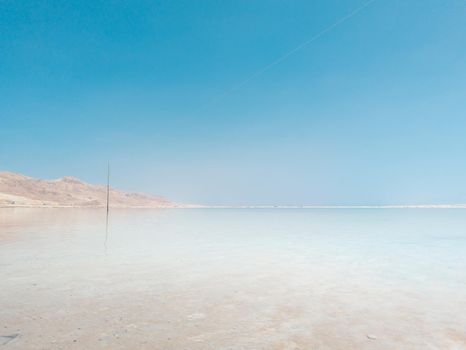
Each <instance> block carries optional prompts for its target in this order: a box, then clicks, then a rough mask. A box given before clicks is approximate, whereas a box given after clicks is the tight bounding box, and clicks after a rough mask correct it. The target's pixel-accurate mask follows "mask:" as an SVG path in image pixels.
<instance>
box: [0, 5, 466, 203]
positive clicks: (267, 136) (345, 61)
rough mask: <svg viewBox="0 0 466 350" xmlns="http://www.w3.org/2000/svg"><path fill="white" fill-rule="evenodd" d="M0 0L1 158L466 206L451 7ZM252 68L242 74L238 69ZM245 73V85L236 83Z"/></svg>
mask: <svg viewBox="0 0 466 350" xmlns="http://www.w3.org/2000/svg"><path fill="white" fill-rule="evenodd" d="M366 3H367V1H359V0H358V1H356V0H335V1H330V2H329V1H323V0H319V1H314V2H306V1H297V2H293V3H292V4H290V3H281V2H265V1H258V2H254V3H251V2H248V1H238V2H227V3H225V2H222V3H220V2H216V1H210V0H208V1H205V2H203V3H202V4H200V3H195V2H176V3H173V2H170V3H169V2H157V3H154V2H149V1H135V2H133V3H132V4H131V6H129V5H128V4H127V3H125V2H121V1H116V2H112V4H108V3H98V2H91V1H81V2H79V3H67V4H64V3H63V4H62V3H54V2H40V3H32V2H29V1H26V2H21V3H17V2H3V3H1V4H0V21H1V23H2V31H0V46H1V47H2V53H1V54H0V74H1V76H2V79H1V80H0V119H1V128H0V150H1V151H0V168H1V169H4V170H7V171H12V172H18V173H22V174H26V175H28V176H33V177H38V178H45V179H53V178H59V177H62V176H65V175H72V176H76V177H78V178H80V179H82V180H84V181H86V182H89V183H105V181H106V166H107V161H108V160H110V162H111V167H112V174H111V175H112V185H113V186H114V187H116V188H120V189H123V190H128V191H137V192H148V193H153V194H157V195H163V196H165V197H167V198H169V199H171V200H173V201H179V202H187V203H201V204H206V205H265V204H270V205H276V204H279V205H301V204H303V205H379V204H386V205H402V204H456V203H466V183H465V179H466V162H465V161H464V152H465V151H466V138H465V137H464V135H465V132H466V119H465V118H464V111H465V109H466V98H465V97H466V70H465V69H464V62H466V41H465V38H466V26H465V25H464V23H465V19H466V3H465V2H464V1H462V0H452V1H448V2H442V3H439V2H437V1H433V0H427V1H423V2H403V1H401V0H400V1H390V2H387V1H381V0H377V1H374V2H372V3H370V5H369V6H367V7H365V8H364V9H363V10H362V11H360V12H358V13H357V14H356V15H354V16H353V17H351V18H349V19H348V20H346V21H345V22H343V23H341V24H340V25H338V26H337V27H335V28H333V29H332V30H331V31H328V32H326V33H325V34H324V35H322V36H321V37H320V38H318V39H317V40H315V41H313V42H312V43H310V44H309V45H307V46H306V47H304V48H302V49H301V50H300V51H299V52H296V53H295V54H293V55H291V56H289V57H287V59H286V60H284V61H282V62H280V63H279V64H277V65H275V66H273V67H272V68H271V69H269V70H267V71H266V72H264V74H261V75H259V76H254V75H255V74H256V73H257V72H260V71H261V70H262V69H263V68H264V67H267V66H268V65H269V64H271V63H273V62H275V61H276V60H277V59H280V58H281V57H283V55H286V54H287V53H289V52H290V51H291V50H293V49H294V48H296V47H298V46H299V45H300V44H302V43H304V42H306V41H308V40H310V39H311V38H313V37H314V36H315V35H317V34H318V33H320V32H321V31H322V30H325V29H326V28H328V27H329V26H332V25H333V24H335V23H337V22H338V21H339V20H341V19H342V18H345V16H347V15H348V14H350V13H352V11H354V10H355V9H357V8H359V7H360V6H363V5H364V4H366ZM251 76H253V79H250V80H249V78H250V77H251ZM245 80H248V81H247V83H246V84H242V82H244V81H245Z"/></svg>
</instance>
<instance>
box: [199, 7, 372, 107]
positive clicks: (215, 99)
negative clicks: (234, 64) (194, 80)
mask: <svg viewBox="0 0 466 350" xmlns="http://www.w3.org/2000/svg"><path fill="white" fill-rule="evenodd" d="M375 1H377V0H369V1H366V2H365V3H364V4H362V5H361V6H359V7H357V8H355V9H354V10H352V11H351V12H349V13H348V14H346V15H345V16H343V17H341V18H340V19H338V20H337V21H335V22H334V23H332V24H331V25H329V26H328V27H326V28H324V29H322V30H321V31H320V32H318V33H317V34H315V35H314V36H313V37H311V38H310V39H308V40H306V41H304V42H302V43H301V44H299V45H298V46H296V47H295V48H293V49H292V50H290V51H288V52H287V53H285V54H284V55H283V56H281V57H279V58H277V59H276V60H275V61H273V62H271V63H269V64H268V65H266V66H264V67H262V68H261V69H259V70H257V71H256V72H254V73H252V74H251V75H250V76H249V77H247V78H246V79H244V80H243V81H241V82H239V83H238V84H236V85H234V86H232V87H231V88H230V89H228V90H227V91H225V92H224V93H223V94H221V95H219V96H218V97H215V98H213V99H212V100H210V101H209V102H208V103H207V104H205V105H204V106H203V107H201V108H200V109H199V110H198V112H201V111H203V110H204V109H206V108H207V107H209V106H210V105H212V104H214V103H215V102H217V101H219V100H221V99H223V98H225V97H226V96H228V95H229V94H230V93H232V92H234V91H236V90H238V89H239V88H241V87H243V86H245V85H246V84H248V83H249V82H250V81H252V80H254V79H255V78H257V77H258V76H260V75H262V74H264V73H265V72H267V71H268V70H270V69H271V68H273V67H275V66H276V65H277V64H280V63H281V62H283V61H285V60H286V59H287V58H289V57H290V56H292V55H294V54H295V53H297V52H298V51H301V50H302V49H304V48H305V47H306V46H308V45H309V44H311V43H312V42H314V41H316V40H317V39H319V38H320V37H322V36H324V35H325V34H327V33H328V32H330V31H332V30H333V29H335V28H336V27H338V26H340V25H341V24H343V23H344V22H346V21H347V20H349V19H350V18H352V17H354V16H356V15H357V14H358V13H359V12H361V11H362V10H364V9H365V8H366V7H368V6H369V5H371V4H373V3H374V2H375Z"/></svg>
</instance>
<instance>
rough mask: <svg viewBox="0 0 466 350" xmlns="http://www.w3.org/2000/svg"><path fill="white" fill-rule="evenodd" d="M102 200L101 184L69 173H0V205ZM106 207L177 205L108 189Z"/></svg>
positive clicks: (81, 203) (96, 202) (100, 203)
mask: <svg viewBox="0 0 466 350" xmlns="http://www.w3.org/2000/svg"><path fill="white" fill-rule="evenodd" d="M106 201H107V188H106V186H105V185H91V184H87V183H85V182H82V181H80V180H78V179H76V178H74V177H69V176H66V177H62V178H60V179H57V180H40V179H35V178H32V177H28V176H25V175H21V174H15V173H10V172H0V207H23V206H24V207H104V206H106ZM110 206H111V207H121V208H133V207H134V208H139V207H147V208H172V207H177V206H179V205H177V204H175V203H172V202H170V201H169V200H167V199H165V198H163V197H158V196H152V195H147V194H141V193H129V192H123V191H120V190H117V189H114V188H111V189H110Z"/></svg>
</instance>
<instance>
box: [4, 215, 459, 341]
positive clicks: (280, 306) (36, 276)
mask: <svg viewBox="0 0 466 350" xmlns="http://www.w3.org/2000/svg"><path fill="white" fill-rule="evenodd" d="M465 214H466V212H465V210H464V209H409V210H408V209H236V210H234V209H165V210H164V209H160V210H156V209H131V210H128V209H116V210H112V211H111V215H110V227H109V236H108V242H107V245H106V247H105V244H104V243H105V212H104V211H103V210H99V209H76V208H75V209H71V208H68V209H65V208H62V209H50V208H49V209H24V208H16V209H14V208H8V209H1V210H0V264H1V288H0V309H1V310H2V312H1V313H0V325H1V329H0V336H1V338H0V346H2V344H3V346H2V347H4V348H5V349H345V350H348V349H466V315H465V313H464V312H463V310H466V273H465V272H466V254H465V252H466V215H465Z"/></svg>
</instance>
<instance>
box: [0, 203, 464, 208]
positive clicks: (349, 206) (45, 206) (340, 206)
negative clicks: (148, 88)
mask: <svg viewBox="0 0 466 350" xmlns="http://www.w3.org/2000/svg"><path fill="white" fill-rule="evenodd" d="M7 208H9V209H12V208H16V209H20V208H24V209H38V208H43V209H59V208H61V209H84V208H87V209H104V208H105V206H89V205H87V206H78V205H0V209H7ZM110 209H466V204H420V205H231V206H229V205H178V206H176V205H173V206H166V207H163V206H161V207H156V206H118V207H110Z"/></svg>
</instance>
